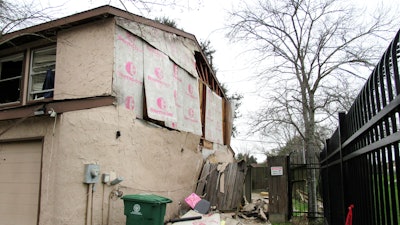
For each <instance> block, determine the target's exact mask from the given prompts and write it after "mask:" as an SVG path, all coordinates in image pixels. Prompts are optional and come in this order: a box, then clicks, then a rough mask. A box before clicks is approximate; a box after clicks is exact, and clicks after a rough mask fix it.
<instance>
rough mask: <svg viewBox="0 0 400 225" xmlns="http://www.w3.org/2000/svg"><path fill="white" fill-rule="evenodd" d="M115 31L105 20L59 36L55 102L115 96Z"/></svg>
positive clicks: (73, 29) (111, 22)
mask: <svg viewBox="0 0 400 225" xmlns="http://www.w3.org/2000/svg"><path fill="white" fill-rule="evenodd" d="M114 29H115V25H114V20H113V19H105V20H102V21H98V22H95V23H93V24H86V25H82V26H79V27H76V28H71V29H67V30H63V31H60V32H59V33H58V34H57V56H56V79H55V85H54V87H55V88H54V99H56V100H59V99H75V98H85V97H92V96H102V95H111V86H112V74H113V66H114V64H113V60H114V45H113V44H114V42H113V40H114Z"/></svg>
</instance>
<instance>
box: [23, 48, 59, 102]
mask: <svg viewBox="0 0 400 225" xmlns="http://www.w3.org/2000/svg"><path fill="white" fill-rule="evenodd" d="M55 65H56V46H52V47H46V48H41V49H35V50H33V51H32V56H31V66H30V74H29V100H39V99H45V98H52V97H53V91H54V76H55Z"/></svg>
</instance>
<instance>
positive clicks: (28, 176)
mask: <svg viewBox="0 0 400 225" xmlns="http://www.w3.org/2000/svg"><path fill="white" fill-rule="evenodd" d="M1 169H2V168H1V166H0V170H1ZM16 176H18V177H19V178H20V179H22V180H21V181H20V182H26V183H39V179H40V172H23V173H17V174H16V173H0V180H1V182H4V183H10V182H15V177H16Z"/></svg>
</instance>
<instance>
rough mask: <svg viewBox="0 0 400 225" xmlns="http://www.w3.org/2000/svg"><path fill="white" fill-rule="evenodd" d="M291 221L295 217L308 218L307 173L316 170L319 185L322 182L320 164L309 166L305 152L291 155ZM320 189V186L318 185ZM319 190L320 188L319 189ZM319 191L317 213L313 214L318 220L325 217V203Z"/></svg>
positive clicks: (289, 186) (289, 188) (289, 187)
mask: <svg viewBox="0 0 400 225" xmlns="http://www.w3.org/2000/svg"><path fill="white" fill-rule="evenodd" d="M289 159H290V166H289V168H290V170H289V183H288V190H289V191H288V193H289V199H288V200H289V206H288V207H289V219H291V218H293V217H308V215H309V210H308V186H307V172H308V171H309V170H315V172H316V173H315V174H316V177H315V179H316V181H317V184H318V183H319V181H320V179H319V178H320V176H319V174H320V165H319V163H318V162H315V163H311V164H309V165H308V166H307V164H306V162H305V156H304V152H303V151H300V152H293V153H291V154H290V155H289ZM318 187H319V185H318ZM318 189H319V188H318ZM318 189H317V209H318V210H317V212H316V213H311V214H312V215H316V216H317V217H318V218H319V217H321V218H322V217H323V202H322V199H321V194H320V191H319V190H318Z"/></svg>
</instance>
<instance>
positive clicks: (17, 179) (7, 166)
mask: <svg viewBox="0 0 400 225" xmlns="http://www.w3.org/2000/svg"><path fill="white" fill-rule="evenodd" d="M41 159H42V143H41V141H29V142H10V143H0V218H1V224H7V225H9V224H10V225H11V224H18V225H36V224H37V221H38V209H39V193H40V174H41Z"/></svg>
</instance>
